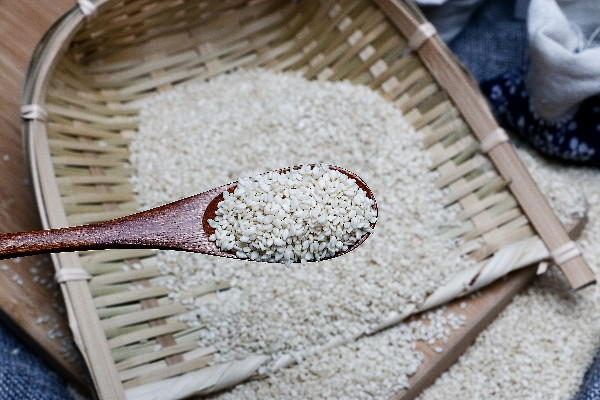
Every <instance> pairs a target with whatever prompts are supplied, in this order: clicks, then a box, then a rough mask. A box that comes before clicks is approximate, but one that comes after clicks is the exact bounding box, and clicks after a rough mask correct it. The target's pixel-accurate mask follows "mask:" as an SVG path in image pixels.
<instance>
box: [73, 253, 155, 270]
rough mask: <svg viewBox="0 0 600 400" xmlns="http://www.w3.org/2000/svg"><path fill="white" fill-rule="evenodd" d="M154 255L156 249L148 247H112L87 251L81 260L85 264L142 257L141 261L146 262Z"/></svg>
mask: <svg viewBox="0 0 600 400" xmlns="http://www.w3.org/2000/svg"><path fill="white" fill-rule="evenodd" d="M154 255H156V251H155V250H148V249H111V250H104V251H91V252H87V253H85V255H82V256H81V262H82V264H84V265H94V264H100V263H104V262H111V261H121V260H126V259H132V258H135V259H141V262H142V263H144V259H145V258H146V257H150V256H154ZM90 273H91V272H90Z"/></svg>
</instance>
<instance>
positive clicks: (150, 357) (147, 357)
mask: <svg viewBox="0 0 600 400" xmlns="http://www.w3.org/2000/svg"><path fill="white" fill-rule="evenodd" d="M198 348H199V347H198V344H197V343H196V342H189V343H182V344H176V345H173V346H169V347H161V348H160V349H159V350H157V351H154V352H152V353H148V354H141V355H139V356H134V357H131V358H129V359H127V360H124V361H121V362H119V363H117V364H116V366H117V370H118V371H125V370H128V369H131V368H133V367H137V366H139V365H143V364H147V363H150V362H152V361H156V360H160V359H163V358H166V357H169V356H173V355H177V354H181V353H186V352H188V351H191V350H194V349H198ZM121 377H122V375H121Z"/></svg>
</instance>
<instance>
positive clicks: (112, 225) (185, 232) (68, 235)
mask: <svg viewBox="0 0 600 400" xmlns="http://www.w3.org/2000/svg"><path fill="white" fill-rule="evenodd" d="M293 168H295V169H296V168H300V167H293ZM329 168H330V169H333V170H337V171H339V172H341V173H343V174H345V175H347V176H348V177H350V178H352V179H354V180H355V181H356V183H357V185H358V186H359V187H360V188H361V189H362V190H364V191H365V192H366V193H367V196H368V197H369V198H370V199H372V200H373V202H374V204H373V209H374V210H375V211H377V203H375V197H374V196H373V193H372V192H371V190H370V189H369V187H368V186H367V184H366V183H365V182H364V181H363V180H362V179H360V178H359V177H358V176H357V175H355V174H354V173H352V172H350V171H347V170H345V169H343V168H340V167H335V166H329ZM285 171H289V168H287V169H282V170H278V171H277V172H279V173H282V172H285ZM236 186H237V183H230V184H228V185H224V186H220V187H217V188H214V189H211V190H209V191H206V192H204V193H200V194H197V195H195V196H192V197H188V198H185V199H182V200H178V201H175V202H173V203H169V204H166V205H163V206H159V207H156V208H153V209H150V210H147V211H142V212H139V213H136V214H132V215H128V216H125V217H121V218H117V219H113V220H110V221H105V222H98V223H93V224H88V225H81V226H74V227H68V228H59V229H48V230H43V231H33V232H19V233H4V234H0V259H6V258H12V257H19V256H28V255H33V254H42V253H59V252H69V251H78V250H98V249H110V248H155V249H167V250H183V251H190V252H195V253H204V254H210V255H215V256H221V257H229V258H238V257H236V255H235V253H231V252H226V251H223V250H221V249H219V248H218V247H217V245H216V244H215V243H214V242H212V241H210V240H208V238H209V237H210V235H211V234H212V233H214V229H213V228H211V227H210V226H209V224H208V220H209V219H214V218H215V215H216V211H217V205H218V204H219V202H221V201H222V200H223V192H224V191H230V192H233V190H234V189H235V187H236ZM368 236H369V234H368V233H367V234H365V235H363V236H362V237H361V238H360V239H359V240H358V241H357V242H356V243H354V244H353V245H352V246H351V247H350V248H348V249H347V250H346V251H342V252H338V253H336V254H334V255H333V256H332V257H330V258H333V257H338V256H340V255H342V254H345V253H348V252H349V251H352V250H354V249H355V248H356V247H358V246H359V245H360V244H362V243H363V242H364V241H365V240H366V239H367V237H368Z"/></svg>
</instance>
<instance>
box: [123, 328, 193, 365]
mask: <svg viewBox="0 0 600 400" xmlns="http://www.w3.org/2000/svg"><path fill="white" fill-rule="evenodd" d="M201 329H202V328H195V329H188V330H186V331H182V332H178V333H175V334H173V335H172V336H173V338H174V339H175V344H174V345H177V344H183V343H191V342H194V343H195V342H197V341H198V340H199V339H200V334H199V331H200V330H201ZM162 347H163V345H161V344H159V343H157V341H156V340H154V339H151V340H147V341H144V342H142V343H134V344H131V345H128V346H124V347H119V348H116V349H112V350H111V353H112V356H113V359H114V361H115V362H117V363H118V362H121V361H123V360H126V359H129V358H131V357H135V356H138V355H142V354H149V353H152V352H155V351H156V350H157V349H158V348H162Z"/></svg>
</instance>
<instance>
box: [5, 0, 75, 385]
mask: <svg viewBox="0 0 600 400" xmlns="http://www.w3.org/2000/svg"><path fill="white" fill-rule="evenodd" d="M75 3H76V1H75V0H9V1H0V37H2V40H0V90H1V93H2V95H1V97H0V232H17V231H27V230H36V229H40V228H41V223H40V220H39V217H38V211H37V208H36V204H35V201H34V197H33V192H32V189H31V186H30V184H29V180H28V179H29V176H28V168H27V165H26V162H25V158H24V154H23V149H22V146H21V129H20V123H21V120H20V103H21V90H22V86H23V82H24V79H25V73H26V69H27V65H28V63H29V59H30V57H31V54H32V53H33V50H34V48H35V46H36V45H37V43H38V42H39V40H40V39H41V37H42V35H43V34H44V33H45V32H46V30H47V29H48V28H49V27H50V26H51V25H52V23H53V22H54V21H56V20H57V19H58V18H59V17H60V16H61V15H62V14H64V13H65V12H66V11H68V10H69V9H71V8H72V7H73V6H74V5H75ZM0 285H1V287H0V310H1V318H2V323H4V324H6V325H10V326H11V327H12V328H14V329H15V330H16V331H17V333H18V334H19V336H21V337H22V338H23V339H24V340H25V341H26V342H27V343H28V344H29V345H30V346H31V347H33V348H34V350H35V351H36V352H37V353H38V354H40V355H41V356H42V357H43V358H44V359H45V360H47V361H48V363H49V364H50V365H51V366H52V368H53V369H54V370H56V371H57V372H59V373H60V374H61V375H62V376H63V377H65V378H66V379H67V380H69V381H70V382H71V383H79V382H81V378H80V377H81V368H80V361H79V360H80V358H79V357H78V354H77V353H76V352H74V349H73V347H72V343H71V337H70V334H69V328H68V324H67V321H66V314H65V311H64V305H63V302H62V296H61V294H60V291H59V289H58V287H57V285H56V284H55V283H54V269H53V267H52V264H51V262H50V258H49V257H46V256H36V257H23V258H21V259H16V260H4V261H0Z"/></svg>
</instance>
